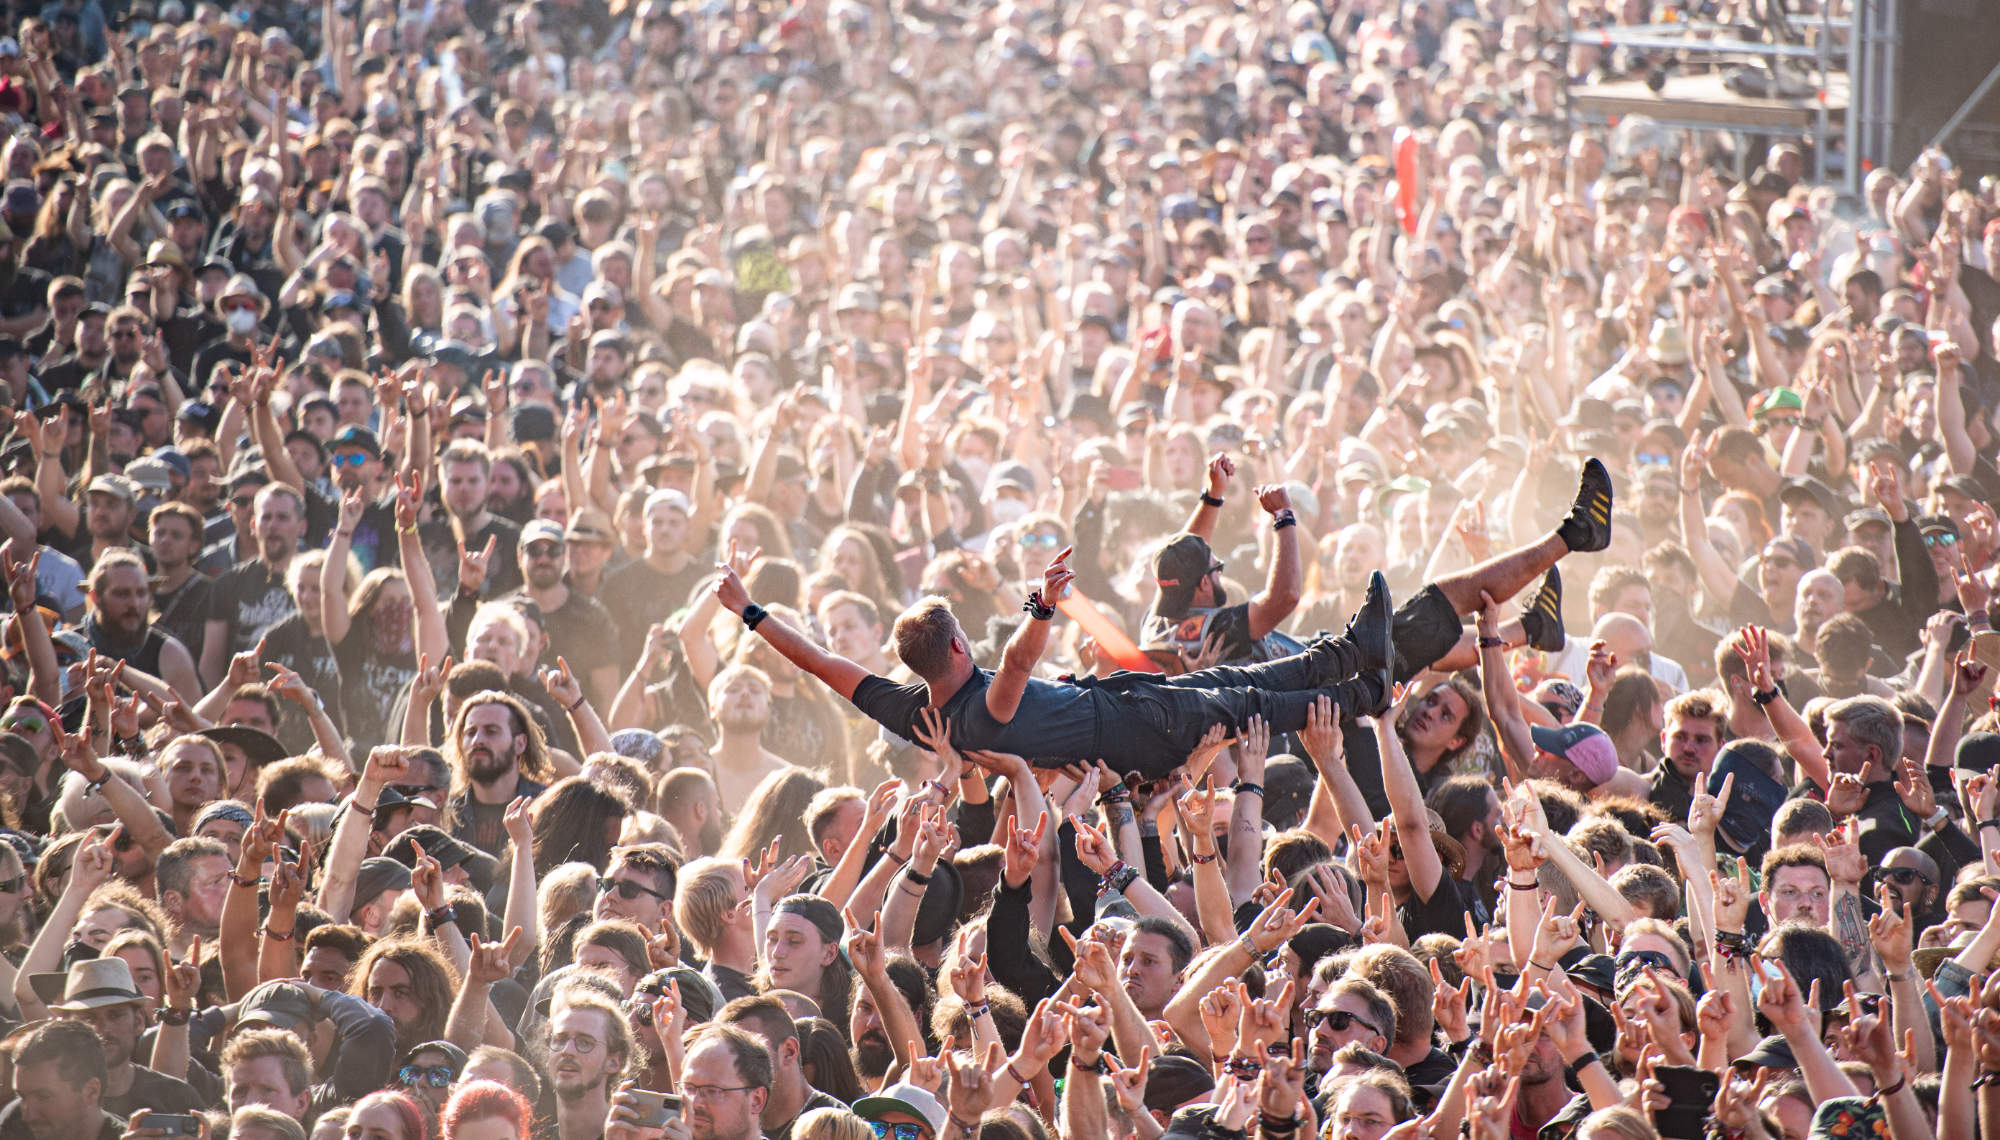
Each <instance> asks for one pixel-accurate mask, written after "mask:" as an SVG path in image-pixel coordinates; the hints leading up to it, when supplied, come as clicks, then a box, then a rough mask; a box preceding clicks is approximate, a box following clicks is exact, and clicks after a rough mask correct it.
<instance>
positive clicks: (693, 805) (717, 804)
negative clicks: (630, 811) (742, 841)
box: [659, 768, 722, 857]
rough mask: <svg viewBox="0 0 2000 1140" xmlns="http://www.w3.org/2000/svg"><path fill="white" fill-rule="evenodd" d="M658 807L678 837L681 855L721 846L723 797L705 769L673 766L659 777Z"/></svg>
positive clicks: (705, 852) (704, 852) (707, 852)
mask: <svg viewBox="0 0 2000 1140" xmlns="http://www.w3.org/2000/svg"><path fill="white" fill-rule="evenodd" d="M659 811H660V818H661V819H664V820H666V821H667V822H668V823H669V824H671V825H672V826H673V829H674V834H675V835H677V836H679V837H680V841H681V853H682V854H683V855H687V856H689V857H698V856H702V855H713V854H715V853H716V852H717V851H719V850H721V849H722V797H721V796H720V795H718V794H717V793H716V790H715V777H713V776H711V775H709V774H708V773H707V772H704V771H702V770H701V769H700V768H675V769H674V770H673V771H671V772H668V773H667V774H666V775H664V776H662V777H660V800H659Z"/></svg>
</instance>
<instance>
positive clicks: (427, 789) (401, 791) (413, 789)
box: [389, 784, 438, 799]
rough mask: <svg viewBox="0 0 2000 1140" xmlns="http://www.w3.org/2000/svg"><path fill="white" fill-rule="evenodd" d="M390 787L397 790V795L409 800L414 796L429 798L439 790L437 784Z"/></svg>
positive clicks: (392, 785) (393, 785)
mask: <svg viewBox="0 0 2000 1140" xmlns="http://www.w3.org/2000/svg"><path fill="white" fill-rule="evenodd" d="M389 786H390V787H392V788H394V789H396V792H397V794H398V795H401V796H402V797H403V798H404V799H409V798H410V797H412V796H427V795H430V794H431V793H432V792H435V791H437V790H438V787H437V785H435V784H390V785H389Z"/></svg>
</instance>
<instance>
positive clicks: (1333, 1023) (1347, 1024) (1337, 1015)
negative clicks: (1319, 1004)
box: [1306, 1009, 1388, 1037]
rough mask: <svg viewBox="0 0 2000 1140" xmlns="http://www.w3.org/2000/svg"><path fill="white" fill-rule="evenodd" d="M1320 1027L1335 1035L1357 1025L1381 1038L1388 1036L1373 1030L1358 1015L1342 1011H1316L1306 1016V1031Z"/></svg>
mask: <svg viewBox="0 0 2000 1140" xmlns="http://www.w3.org/2000/svg"><path fill="white" fill-rule="evenodd" d="M1322 1025H1324V1026H1326V1027H1327V1028H1328V1029H1331V1030H1333V1031H1334V1032H1335V1033H1345V1032H1347V1031H1348V1030H1350V1029H1352V1028H1354V1027H1355V1026H1357V1025H1364V1026H1367V1027H1368V1030H1369V1031H1370V1032H1372V1033H1375V1034H1378V1035H1380V1036H1383V1037H1386V1036H1388V1034H1386V1033H1383V1032H1382V1031H1381V1030H1380V1029H1377V1028H1375V1026H1374V1025H1373V1024H1371V1023H1370V1022H1369V1021H1368V1019H1367V1018H1365V1017H1362V1016H1361V1015H1359V1014H1354V1013H1349V1012H1347V1011H1346V1010H1344V1009H1316V1010H1313V1011H1312V1012H1311V1013H1309V1014H1306V1028H1307V1029H1318V1028H1319V1027H1320V1026H1322Z"/></svg>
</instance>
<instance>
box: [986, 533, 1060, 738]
mask: <svg viewBox="0 0 2000 1140" xmlns="http://www.w3.org/2000/svg"><path fill="white" fill-rule="evenodd" d="M1069 555H1070V548H1069V547H1064V548H1063V552H1062V553H1061V554H1058V555H1056V557H1055V561H1053V562H1051V563H1049V568H1048V570H1047V571H1046V572H1045V573H1044V574H1043V575H1042V593H1041V602H1042V605H1043V607H1044V610H1043V611H1031V620H1028V621H1024V622H1022V623H1021V627H1020V628H1019V629H1017V630H1015V631H1014V636H1013V637H1011V638H1008V639H1007V651H1006V653H1005V654H1004V655H1002V657H1001V659H1000V671H999V672H998V673H995V674H994V675H993V683H992V684H991V685H989V686H987V689H986V711H987V713H988V714H989V715H991V716H992V717H993V719H994V720H997V721H999V722H1000V723H1001V724H1007V723H1009V722H1011V721H1012V720H1013V719H1014V714H1015V713H1016V712H1018V711H1019V710H1020V708H1021V697H1022V695H1023V694H1024V693H1026V692H1027V691H1028V681H1029V680H1030V679H1032V678H1033V676H1034V673H1035V663H1036V662H1037V661H1040V660H1041V659H1042V650H1043V649H1044V648H1046V647H1047V646H1048V643H1049V623H1050V622H1051V621H1052V620H1053V619H1054V617H1055V604H1056V603H1057V602H1058V601H1060V600H1061V599H1062V596H1063V593H1064V592H1065V591H1067V590H1068V589H1069V584H1070V582H1071V581H1072V580H1073V579H1074V578H1075V577H1076V573H1075V572H1074V571H1072V570H1071V569H1070V568H1069ZM1043 612H1046V613H1047V614H1048V616H1047V617H1044V616H1042V614H1043Z"/></svg>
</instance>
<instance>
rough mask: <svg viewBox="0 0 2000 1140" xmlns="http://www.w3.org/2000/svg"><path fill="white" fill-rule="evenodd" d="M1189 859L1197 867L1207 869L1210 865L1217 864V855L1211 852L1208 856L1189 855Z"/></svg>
mask: <svg viewBox="0 0 2000 1140" xmlns="http://www.w3.org/2000/svg"><path fill="white" fill-rule="evenodd" d="M1188 859H1189V861H1190V862H1192V863H1194V865H1195V866H1197V867H1206V866H1208V865H1209V864H1210V863H1213V862H1215V859H1216V855H1215V852H1213V851H1211V852H1209V853H1208V854H1206V855H1189V856H1188Z"/></svg>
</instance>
